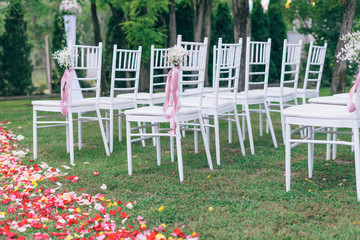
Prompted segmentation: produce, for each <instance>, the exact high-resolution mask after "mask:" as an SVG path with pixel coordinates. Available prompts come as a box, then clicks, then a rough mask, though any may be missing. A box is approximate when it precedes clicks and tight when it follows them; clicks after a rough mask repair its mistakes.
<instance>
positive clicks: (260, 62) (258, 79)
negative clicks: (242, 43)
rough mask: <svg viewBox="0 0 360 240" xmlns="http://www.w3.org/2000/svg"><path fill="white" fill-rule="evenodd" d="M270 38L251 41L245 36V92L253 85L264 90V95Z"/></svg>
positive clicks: (267, 73) (267, 75) (267, 72)
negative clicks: (264, 40) (265, 40)
mask: <svg viewBox="0 0 360 240" xmlns="http://www.w3.org/2000/svg"><path fill="white" fill-rule="evenodd" d="M270 48H271V39H270V38H269V39H268V41H267V42H259V41H251V40H250V37H247V38H246V56H245V57H246V61H245V94H246V95H248V92H249V90H251V89H252V88H253V87H255V88H260V89H263V90H264V94H265V97H266V91H267V85H268V78H269V66H270Z"/></svg>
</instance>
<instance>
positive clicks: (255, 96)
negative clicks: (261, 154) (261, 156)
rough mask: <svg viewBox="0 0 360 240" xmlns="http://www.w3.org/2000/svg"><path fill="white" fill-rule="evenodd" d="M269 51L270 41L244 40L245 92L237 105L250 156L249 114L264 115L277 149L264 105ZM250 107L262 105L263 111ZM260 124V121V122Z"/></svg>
mask: <svg viewBox="0 0 360 240" xmlns="http://www.w3.org/2000/svg"><path fill="white" fill-rule="evenodd" d="M270 49H271V39H270V38H269V39H268V41H267V42H259V41H251V40H250V37H247V39H246V61H245V64H246V65H245V90H244V91H242V92H239V93H237V96H236V98H237V100H236V102H237V104H238V105H241V106H242V109H243V113H241V114H239V115H242V116H243V129H242V130H243V133H244V134H243V137H244V138H245V129H246V126H245V121H244V120H246V123H247V130H248V135H249V143H250V151H251V154H254V153H255V150H254V140H253V134H252V127H251V119H250V113H253V112H256V113H260V118H262V117H261V116H262V115H261V114H264V113H265V115H266V119H267V122H268V123H269V128H270V133H271V137H272V140H273V143H274V147H275V148H277V147H278V145H277V141H276V137H275V132H274V129H273V125H272V121H271V117H270V112H269V108H268V106H267V103H266V96H267V88H268V78H269V67H270ZM219 97H220V98H224V99H231V98H232V95H231V93H225V92H224V93H220V94H219ZM251 105H259V106H261V105H263V106H264V109H261V108H260V109H250V106H251ZM260 123H261V121H260ZM231 132H232V130H231V124H230V125H229V142H230V140H231ZM261 133H262V125H260V135H261Z"/></svg>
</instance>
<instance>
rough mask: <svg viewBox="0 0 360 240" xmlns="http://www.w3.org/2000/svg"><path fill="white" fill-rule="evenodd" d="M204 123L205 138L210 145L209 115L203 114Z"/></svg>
mask: <svg viewBox="0 0 360 240" xmlns="http://www.w3.org/2000/svg"><path fill="white" fill-rule="evenodd" d="M203 121H204V124H206V125H207V126H206V127H205V133H206V140H207V141H208V145H210V127H209V125H210V119H209V116H205V119H204V118H203Z"/></svg>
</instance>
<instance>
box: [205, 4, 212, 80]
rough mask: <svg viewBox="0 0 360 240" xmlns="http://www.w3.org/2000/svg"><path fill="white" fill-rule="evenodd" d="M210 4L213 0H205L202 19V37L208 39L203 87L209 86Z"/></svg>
mask: <svg viewBox="0 0 360 240" xmlns="http://www.w3.org/2000/svg"><path fill="white" fill-rule="evenodd" d="M212 3H213V0H206V4H205V5H206V7H205V17H204V36H205V37H207V38H208V39H209V46H208V49H207V57H206V69H205V86H210V82H209V76H208V64H209V51H210V47H211V46H210V42H211V41H210V40H211V39H210V36H211V19H212V17H211V16H212Z"/></svg>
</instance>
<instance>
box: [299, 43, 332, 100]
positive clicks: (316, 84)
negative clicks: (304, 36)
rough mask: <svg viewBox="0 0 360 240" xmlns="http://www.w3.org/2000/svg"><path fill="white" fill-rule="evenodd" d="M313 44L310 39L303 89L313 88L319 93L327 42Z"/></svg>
mask: <svg viewBox="0 0 360 240" xmlns="http://www.w3.org/2000/svg"><path fill="white" fill-rule="evenodd" d="M313 44H314V43H313V41H311V42H310V47H309V53H308V58H307V63H306V71H305V77H304V85H303V89H304V90H305V91H306V90H307V89H308V90H309V89H315V90H316V92H317V93H319V91H320V83H321V77H322V72H323V69H324V63H325V55H326V48H327V43H325V44H324V46H314V45H313Z"/></svg>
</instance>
